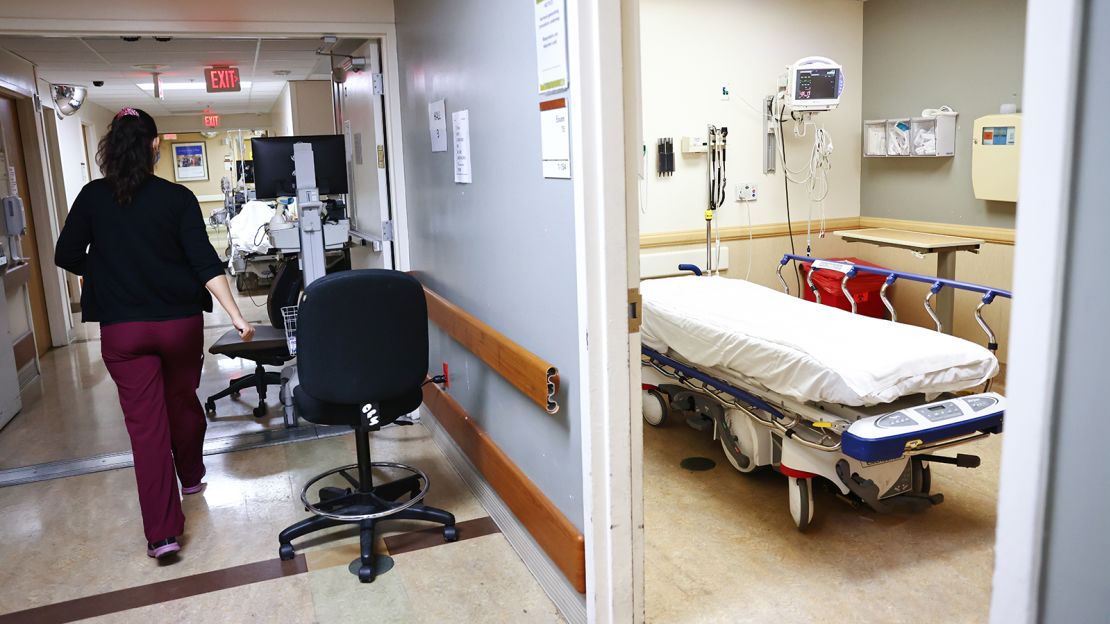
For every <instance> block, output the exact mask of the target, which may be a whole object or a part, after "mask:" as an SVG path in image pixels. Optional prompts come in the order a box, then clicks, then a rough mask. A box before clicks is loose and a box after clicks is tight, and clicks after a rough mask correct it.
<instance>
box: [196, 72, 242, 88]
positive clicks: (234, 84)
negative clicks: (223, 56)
mask: <svg viewBox="0 0 1110 624" xmlns="http://www.w3.org/2000/svg"><path fill="white" fill-rule="evenodd" d="M204 82H205V85H206V86H207V87H208V92H209V93H226V92H229V91H240V90H241V89H242V85H241V84H240V82H239V68H238V67H206V68H204Z"/></svg>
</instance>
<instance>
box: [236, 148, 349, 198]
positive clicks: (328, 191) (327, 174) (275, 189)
mask: <svg viewBox="0 0 1110 624" xmlns="http://www.w3.org/2000/svg"><path fill="white" fill-rule="evenodd" d="M295 143H309V144H311V145H312V156H313V161H314V163H315V165H316V188H317V190H319V192H320V194H321V195H341V194H344V193H346V192H347V146H346V142H345V141H344V139H343V135H341V134H322V135H314V136H291V137H263V138H257V139H253V140H251V151H252V152H253V155H254V160H253V163H254V187H255V193H256V194H257V195H258V198H259V199H273V198H275V197H279V196H282V195H295V194H296V193H297V178H296V176H295V175H294V173H293V145H294V144H295Z"/></svg>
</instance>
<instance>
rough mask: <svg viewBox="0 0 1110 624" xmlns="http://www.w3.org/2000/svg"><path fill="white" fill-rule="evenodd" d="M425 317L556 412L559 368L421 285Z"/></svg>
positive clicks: (551, 410)
mask: <svg viewBox="0 0 1110 624" xmlns="http://www.w3.org/2000/svg"><path fill="white" fill-rule="evenodd" d="M424 294H425V296H426V298H427V300H428V318H429V319H431V320H432V322H434V323H435V324H436V325H439V326H440V328H441V329H443V331H444V332H446V333H447V335H448V336H451V338H453V339H455V341H457V342H458V343H459V344H461V345H462V346H464V347H466V348H467V349H468V350H469V351H470V352H471V353H473V354H474V355H476V356H478V359H480V360H482V361H483V362H485V363H486V365H487V366H489V367H490V368H492V369H493V370H494V371H496V372H497V373H498V374H500V375H501V376H502V377H504V378H505V379H506V380H507V381H508V382H509V383H511V384H512V385H513V386H514V387H516V389H517V390H520V391H521V392H523V393H524V395H525V396H527V397H528V398H529V399H531V400H532V401H533V402H534V403H536V405H539V406H540V407H542V408H543V409H544V410H545V411H547V413H549V414H554V413H556V412H558V411H559V403H558V402H557V401H556V400H555V394H556V393H558V392H559V369H557V368H555V366H554V365H552V364H551V363H549V362H546V361H544V360H542V359H540V358H539V357H538V356H536V355H535V354H533V353H531V352H529V351H528V350H526V349H525V348H524V347H522V346H520V345H518V344H517V343H515V342H513V341H512V340H510V339H509V338H508V337H506V336H505V335H504V334H502V333H501V332H499V331H497V330H496V329H494V328H492V327H490V326H489V325H486V324H485V323H483V322H482V321H480V320H478V319H477V318H475V317H474V316H473V315H471V314H470V313H468V312H467V311H465V310H463V309H462V308H460V307H458V306H456V305H455V304H453V303H451V302H450V301H447V300H446V299H444V298H443V297H441V296H439V295H438V294H436V293H435V292H434V291H432V290H430V289H429V288H428V287H427V286H425V287H424Z"/></svg>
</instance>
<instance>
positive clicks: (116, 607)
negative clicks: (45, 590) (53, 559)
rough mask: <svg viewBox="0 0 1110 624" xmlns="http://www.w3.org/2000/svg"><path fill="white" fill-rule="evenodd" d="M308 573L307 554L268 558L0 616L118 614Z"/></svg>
mask: <svg viewBox="0 0 1110 624" xmlns="http://www.w3.org/2000/svg"><path fill="white" fill-rule="evenodd" d="M305 572H308V568H307V567H306V566H305V561H304V557H303V556H301V555H298V556H296V557H294V558H293V559H292V560H290V561H281V560H279V559H268V560H266V561H258V562H256V563H248V564H245V565H240V566H235V567H232V568H226V569H223V570H215V571H213V572H202V573H200V574H193V575H191V576H184V577H181V578H177V579H172V580H169V581H160V582H158V583H151V584H149V585H142V586H139V587H129V588H127V589H121V590H118V591H113V592H108V593H106V594H98V595H96V596H89V597H87V598H77V599H75V600H67V601H65V602H59V603H55V604H52V605H47V606H45V607H38V608H35V609H27V610H26V611H18V612H16V613H9V614H7V615H0V624H16V623H17V622H38V623H41V624H54V623H61V622H75V621H77V620H82V619H85V618H91V617H97V616H101V615H108V614H109V613H118V612H120V611H126V610H128V609H137V608H139V607H146V606H150V605H154V604H159V603H162V602H168V601H170V600H177V599H179V598H188V597H190V596H196V595H199V594H206V593H209V592H214V591H219V590H221V589H230V588H232V587H240V586H242V585H249V584H251V583H259V582H262V581H270V580H273V579H277V578H281V577H283V576H293V575H295V574H303V573H305Z"/></svg>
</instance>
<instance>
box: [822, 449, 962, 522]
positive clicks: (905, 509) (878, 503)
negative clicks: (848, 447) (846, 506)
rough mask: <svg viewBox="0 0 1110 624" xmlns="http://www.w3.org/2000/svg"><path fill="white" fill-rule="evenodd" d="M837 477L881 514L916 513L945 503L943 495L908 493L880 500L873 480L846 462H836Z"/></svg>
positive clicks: (877, 487) (877, 488)
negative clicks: (862, 475)
mask: <svg viewBox="0 0 1110 624" xmlns="http://www.w3.org/2000/svg"><path fill="white" fill-rule="evenodd" d="M836 476H837V477H839V478H840V480H841V481H842V482H843V483H844V485H846V486H848V489H849V490H851V492H852V493H853V494H855V495H856V496H858V497H860V499H861V500H863V502H864V503H867V506H868V507H870V508H872V509H874V510H875V511H877V512H879V513H894V512H900V513H916V512H919V511H924V510H925V509H928V508H929V507H932V506H934V505H939V504H941V503H943V502H944V495H943V494H918V493H912V492H907V493H905V494H899V495H898V496H895V497H893V498H888V499H883V500H880V499H879V486H877V485H875V482H874V481H872V480H871V479H864V478H863V477H861V476H859V475H858V474H854V473H852V471H851V468H850V467H849V466H848V462H847V461H846V460H843V459H842V460H840V461H838V462H836Z"/></svg>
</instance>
